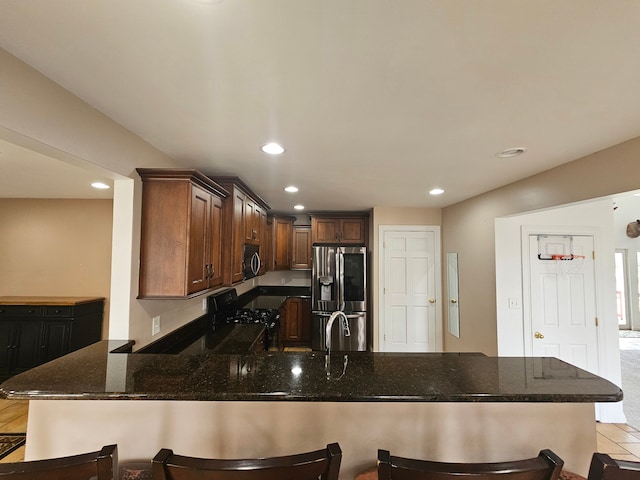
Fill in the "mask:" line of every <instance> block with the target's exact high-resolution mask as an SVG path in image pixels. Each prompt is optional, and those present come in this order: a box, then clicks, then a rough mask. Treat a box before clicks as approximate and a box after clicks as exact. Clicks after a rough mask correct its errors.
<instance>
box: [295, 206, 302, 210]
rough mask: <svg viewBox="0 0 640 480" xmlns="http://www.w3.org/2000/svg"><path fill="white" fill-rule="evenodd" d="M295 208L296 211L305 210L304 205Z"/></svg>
mask: <svg viewBox="0 0 640 480" xmlns="http://www.w3.org/2000/svg"><path fill="white" fill-rule="evenodd" d="M293 208H295V209H296V210H304V205H295V206H294V207H293Z"/></svg>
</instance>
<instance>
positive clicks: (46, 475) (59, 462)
mask: <svg viewBox="0 0 640 480" xmlns="http://www.w3.org/2000/svg"><path fill="white" fill-rule="evenodd" d="M117 475H118V448H117V446H116V445H107V446H104V447H102V449H101V450H99V451H96V452H89V453H82V454H79V455H72V456H70V457H59V458H50V459H46V460H32V461H27V462H16V463H0V479H1V480H89V479H96V480H114V479H116V478H117Z"/></svg>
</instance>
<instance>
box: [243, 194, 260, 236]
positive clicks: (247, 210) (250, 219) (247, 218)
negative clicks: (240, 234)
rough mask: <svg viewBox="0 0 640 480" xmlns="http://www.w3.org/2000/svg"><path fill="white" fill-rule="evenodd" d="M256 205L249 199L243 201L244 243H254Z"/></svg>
mask: <svg viewBox="0 0 640 480" xmlns="http://www.w3.org/2000/svg"><path fill="white" fill-rule="evenodd" d="M255 216H256V204H255V202H254V201H253V200H252V199H251V198H250V197H245V200H244V243H249V244H254V243H255V242H256V235H257V232H256V228H255V224H256V220H255Z"/></svg>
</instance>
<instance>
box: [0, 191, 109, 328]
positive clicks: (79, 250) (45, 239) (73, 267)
mask: <svg viewBox="0 0 640 480" xmlns="http://www.w3.org/2000/svg"><path fill="white" fill-rule="evenodd" d="M112 205H113V202H112V201H111V200H52V199H7V198H4V199H0V225H2V235H0V265H1V267H0V268H1V272H2V273H1V274H0V295H43V296H79V297H84V296H88V297H94V296H95V297H104V298H105V299H106V301H105V321H104V323H103V338H106V332H108V325H107V318H108V309H109V289H110V283H111V271H110V269H111V223H112V222H111V218H112V215H113V209H112Z"/></svg>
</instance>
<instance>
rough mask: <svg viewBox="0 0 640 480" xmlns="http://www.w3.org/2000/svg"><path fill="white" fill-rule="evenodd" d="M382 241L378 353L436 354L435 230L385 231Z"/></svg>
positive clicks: (439, 341) (438, 346) (439, 345)
mask: <svg viewBox="0 0 640 480" xmlns="http://www.w3.org/2000/svg"><path fill="white" fill-rule="evenodd" d="M382 240H383V262H384V265H383V270H382V271H383V278H382V279H381V286H382V287H383V292H382V296H383V308H382V309H381V310H382V311H381V317H380V333H381V337H382V338H381V339H380V350H381V351H386V352H433V351H438V350H439V349H441V345H442V340H441V339H440V338H439V337H440V335H441V334H440V333H439V330H440V329H439V328H437V327H438V319H439V315H438V308H437V307H438V305H437V303H436V301H437V298H438V291H439V288H438V283H437V277H436V265H437V264H438V262H437V258H439V257H437V256H436V254H437V255H439V251H437V250H438V249H439V244H438V237H437V235H436V231H435V230H428V231H427V230H422V231H395V230H394V231H385V232H384V234H383V236H382ZM438 271H439V268H438Z"/></svg>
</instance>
